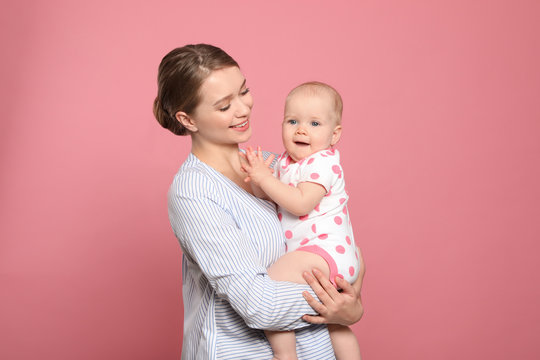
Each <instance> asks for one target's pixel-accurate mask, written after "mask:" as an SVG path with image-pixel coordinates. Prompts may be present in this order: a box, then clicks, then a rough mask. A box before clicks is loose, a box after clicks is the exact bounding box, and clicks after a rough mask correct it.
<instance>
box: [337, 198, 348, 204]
mask: <svg viewBox="0 0 540 360" xmlns="http://www.w3.org/2000/svg"><path fill="white" fill-rule="evenodd" d="M345 201H347V199H345V198H341V199H339V203H340V204H343V203H344V202H345Z"/></svg>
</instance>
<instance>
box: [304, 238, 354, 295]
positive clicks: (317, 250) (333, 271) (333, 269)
mask: <svg viewBox="0 0 540 360" xmlns="http://www.w3.org/2000/svg"><path fill="white" fill-rule="evenodd" d="M294 251H306V252H310V253H313V254H317V255H319V256H320V257H322V258H323V259H324V260H325V261H326V263H327V264H328V267H329V268H330V281H331V282H332V284H333V285H334V287H335V288H336V289H338V286H337V285H336V284H335V282H334V279H335V278H336V276H338V274H339V273H338V268H337V264H336V261H335V260H334V258H333V257H332V255H330V254H329V253H328V252H326V251H325V250H324V249H323V248H322V247H320V246H317V245H308V246H300V247H299V248H296V249H295V250H294ZM339 277H341V278H343V276H341V275H339Z"/></svg>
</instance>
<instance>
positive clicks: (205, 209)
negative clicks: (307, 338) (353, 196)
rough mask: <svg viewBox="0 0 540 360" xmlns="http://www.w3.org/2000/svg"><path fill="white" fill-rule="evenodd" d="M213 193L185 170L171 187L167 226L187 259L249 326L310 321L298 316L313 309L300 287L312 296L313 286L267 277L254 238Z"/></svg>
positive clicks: (289, 327)
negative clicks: (185, 173)
mask: <svg viewBox="0 0 540 360" xmlns="http://www.w3.org/2000/svg"><path fill="white" fill-rule="evenodd" d="M193 184H197V187H195V186H193ZM213 194H215V191H213V188H212V184H209V183H208V180H207V179H204V176H200V174H197V173H190V174H187V175H186V176H185V179H183V180H181V181H180V182H179V183H178V184H176V185H175V188H171V191H170V192H169V217H170V221H171V225H172V227H173V231H174V233H175V235H176V237H177V238H178V239H179V241H180V245H181V247H182V251H183V252H184V255H186V258H187V259H188V260H189V261H190V262H192V263H193V264H195V265H196V266H199V267H200V269H201V271H202V273H203V274H204V276H205V277H206V278H207V279H208V281H209V283H210V285H211V286H212V288H213V289H214V291H215V293H216V295H217V296H218V297H220V298H222V299H224V300H226V301H228V302H229V303H230V305H231V306H232V308H233V309H234V310H235V311H236V312H237V313H238V314H239V315H240V316H241V317H242V318H243V319H244V320H245V322H246V324H247V326H249V327H251V328H256V329H269V330H293V329H298V328H302V327H305V326H308V325H309V324H308V323H306V322H305V321H303V320H302V319H301V317H302V315H304V314H314V311H313V309H312V308H311V307H310V306H309V305H308V304H307V302H306V301H305V299H304V298H303V296H302V291H309V292H310V293H311V294H312V295H314V293H313V291H312V290H311V288H310V287H309V286H308V285H303V284H295V283H291V282H282V281H274V280H272V279H270V277H269V276H268V274H267V271H266V268H265V267H264V266H262V265H261V264H260V263H259V261H258V256H257V253H256V249H255V248H254V246H253V240H251V239H250V238H249V237H248V236H247V235H246V234H245V233H243V232H242V231H241V229H240V228H239V227H238V226H237V225H236V222H235V221H234V218H233V217H232V215H231V214H230V213H229V212H228V211H227V210H226V208H225V207H224V206H223V204H222V203H221V199H219V198H218V197H217V196H214V195H213ZM258 236H265V235H264V234H259V235H258ZM314 296H315V295H314Z"/></svg>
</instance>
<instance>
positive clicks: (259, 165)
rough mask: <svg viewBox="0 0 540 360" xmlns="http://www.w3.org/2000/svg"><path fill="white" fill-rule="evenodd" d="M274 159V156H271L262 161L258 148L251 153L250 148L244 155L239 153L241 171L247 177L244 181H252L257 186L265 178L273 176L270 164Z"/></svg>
mask: <svg viewBox="0 0 540 360" xmlns="http://www.w3.org/2000/svg"><path fill="white" fill-rule="evenodd" d="M274 157H275V155H274V154H272V155H270V156H269V157H268V158H267V159H266V160H264V158H263V156H262V151H261V147H260V146H259V147H257V151H256V152H255V151H253V149H252V148H251V146H250V147H248V148H247V150H246V153H243V152H240V162H241V165H242V170H244V171H245V172H246V173H247V175H248V176H247V177H246V178H245V179H244V181H245V182H249V181H253V183H255V184H256V185H259V184H260V183H261V181H262V180H263V179H264V178H266V177H267V176H273V173H274V171H273V170H272V168H271V167H270V164H271V163H272V161H273V160H274Z"/></svg>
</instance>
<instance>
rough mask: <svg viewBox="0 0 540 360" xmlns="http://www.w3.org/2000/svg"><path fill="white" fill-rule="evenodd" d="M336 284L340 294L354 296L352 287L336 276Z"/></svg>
mask: <svg viewBox="0 0 540 360" xmlns="http://www.w3.org/2000/svg"><path fill="white" fill-rule="evenodd" d="M336 284H337V286H339V287H340V288H341V290H343V291H342V294H347V295H352V296H354V295H355V294H356V291H355V290H354V287H353V286H352V285H351V284H350V283H349V282H348V281H345V280H344V279H343V278H341V277H339V276H336Z"/></svg>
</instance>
